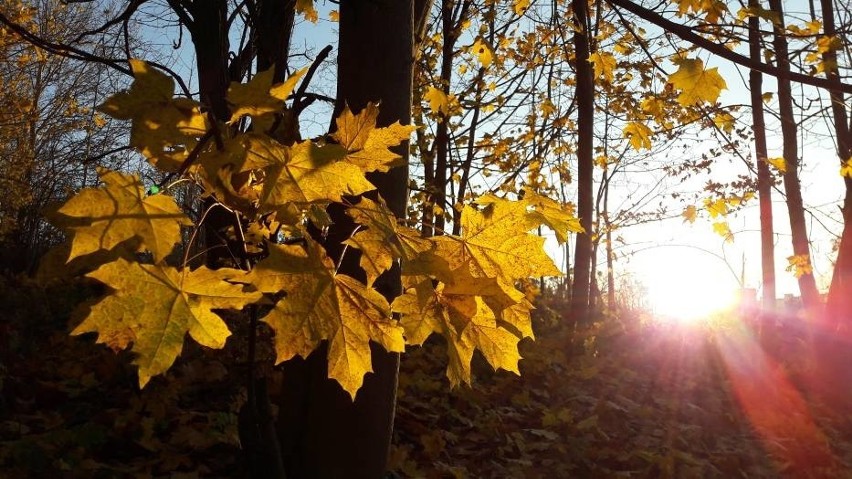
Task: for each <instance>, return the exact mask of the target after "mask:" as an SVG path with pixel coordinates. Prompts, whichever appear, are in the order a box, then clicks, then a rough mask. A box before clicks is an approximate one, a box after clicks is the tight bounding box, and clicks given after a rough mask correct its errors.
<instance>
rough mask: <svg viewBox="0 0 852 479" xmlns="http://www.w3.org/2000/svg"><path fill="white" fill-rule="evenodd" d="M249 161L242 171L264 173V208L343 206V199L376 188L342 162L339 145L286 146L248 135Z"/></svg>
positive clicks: (359, 171)
mask: <svg viewBox="0 0 852 479" xmlns="http://www.w3.org/2000/svg"><path fill="white" fill-rule="evenodd" d="M244 141H245V142H246V151H247V160H246V164H247V165H250V166H251V168H249V167H248V166H244V167H243V169H253V168H260V169H262V170H263V172H264V181H263V191H262V193H261V197H260V198H261V203H262V204H263V206H264V208H272V209H274V208H275V207H279V206H283V205H285V204H287V203H311V202H329V201H337V202H340V201H341V199H342V196H343V195H359V194H361V193H364V192H366V191H370V190H373V189H375V187H374V186H373V185H372V183H370V182H369V181H367V179H366V178H364V173H363V172H362V171H361V170H360V169H359V168H358V167H357V166H355V165H353V164H351V163H347V162H345V161H341V160H342V159H343V157H344V155H345V154H346V151H345V150H344V149H343V148H341V147H340V146H339V145H333V144H329V145H324V146H319V145H317V144H316V143H313V142H311V141H303V142H299V143H296V144H295V145H293V146H284V145H282V144H281V143H278V142H277V141H275V140H273V139H272V138H270V137H268V136H266V135H246V137H245V139H244Z"/></svg>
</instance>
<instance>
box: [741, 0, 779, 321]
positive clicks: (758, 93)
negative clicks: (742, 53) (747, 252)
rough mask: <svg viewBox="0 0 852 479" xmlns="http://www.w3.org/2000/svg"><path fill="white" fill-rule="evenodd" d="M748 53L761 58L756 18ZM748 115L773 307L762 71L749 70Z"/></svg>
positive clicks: (766, 289)
mask: <svg viewBox="0 0 852 479" xmlns="http://www.w3.org/2000/svg"><path fill="white" fill-rule="evenodd" d="M759 6H760V2H759V0H750V2H749V7H751V8H755V7H759ZM748 27H749V30H748V40H749V53H750V56H751V58H752V60H755V61H760V60H761V48H760V47H761V41H760V40H761V39H760V19H759V18H758V17H756V16H753V17H751V18H749V19H748ZM749 88H750V89H751V117H752V122H753V124H754V150H755V156H756V157H757V192H758V200H759V202H760V253H761V256H760V258H761V268H762V273H763V276H762V279H763V306H764V308H766V309H767V310H769V311H771V310H772V309H774V308H775V294H776V293H775V232H774V228H773V224H772V173H771V172H770V170H769V164H768V163H767V162H766V158H767V153H766V122H765V121H764V118H763V74H762V73H760V72H759V71H757V70H751V72H750V73H749Z"/></svg>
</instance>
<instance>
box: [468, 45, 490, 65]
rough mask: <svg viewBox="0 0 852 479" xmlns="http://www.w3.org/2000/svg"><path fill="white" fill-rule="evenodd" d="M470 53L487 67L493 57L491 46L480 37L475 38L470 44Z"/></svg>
mask: <svg viewBox="0 0 852 479" xmlns="http://www.w3.org/2000/svg"><path fill="white" fill-rule="evenodd" d="M470 53H472V54H473V56H474V57H476V59H477V60H479V63H480V64H481V65H482V66H483V67H485V68H488V66H489V65H491V62H492V61H493V59H494V56H493V55H494V53H493V52H492V51H491V47H490V46H489V45H488V43H486V42H485V41H483V40H482V39H481V38H477V39H476V41H475V42H473V45H471V46H470Z"/></svg>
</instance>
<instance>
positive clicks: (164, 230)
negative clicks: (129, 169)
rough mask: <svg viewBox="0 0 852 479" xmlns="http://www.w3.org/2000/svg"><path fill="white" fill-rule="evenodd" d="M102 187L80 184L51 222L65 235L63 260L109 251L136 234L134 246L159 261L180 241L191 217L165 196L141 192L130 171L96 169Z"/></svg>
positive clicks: (138, 182) (53, 215) (143, 189)
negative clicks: (66, 254) (66, 249)
mask: <svg viewBox="0 0 852 479" xmlns="http://www.w3.org/2000/svg"><path fill="white" fill-rule="evenodd" d="M98 175H99V176H100V178H101V181H103V182H104V186H103V187H101V188H86V189H83V190H82V191H80V192H79V193H77V194H76V195H74V196H72V197H71V198H70V199H69V200H68V201H66V202H65V204H63V205H62V206H61V207H60V208H59V209H57V210H56V212H55V213H54V214H51V215H50V216H51V222H53V223H54V224H55V225H56V226H59V227H61V228H63V229H64V230H65V231H66V232H68V233H69V234H70V235H71V252H70V254H69V257H68V261H70V260H72V259H74V258H76V257H78V256H82V255H87V254H90V253H94V252H96V251H100V250H111V249H113V248H115V247H116V246H117V245H119V244H120V243H123V242H125V241H127V240H129V239H132V238H137V239H139V240H140V241H141V243H140V244H139V246H138V250H139V251H144V250H148V251H150V252H151V254H152V255H153V257H154V260H155V261H161V260H162V259H163V258H165V257H166V256H167V255H168V254H169V253H170V252H171V251H172V248H174V245H175V244H176V243H179V242H180V240H181V236H180V228H181V226H191V225H192V222H191V221H190V220H189V218H187V217H186V216H185V215H184V214H183V212H182V211H181V209H180V208H179V207H178V206H177V204H176V203H175V201H174V198H172V197H171V196H167V195H162V194H161V195H151V196H147V195H146V192H145V187H144V186H143V185H142V183H141V182H140V181H139V179H138V178H137V177H136V176H133V175H127V174H124V173H118V172H115V171H109V170H105V169H101V170H100V171H99V172H98Z"/></svg>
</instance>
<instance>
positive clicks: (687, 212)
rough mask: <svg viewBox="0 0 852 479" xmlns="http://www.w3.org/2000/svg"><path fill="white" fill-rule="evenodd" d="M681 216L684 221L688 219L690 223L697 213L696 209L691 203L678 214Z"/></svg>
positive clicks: (693, 221)
mask: <svg viewBox="0 0 852 479" xmlns="http://www.w3.org/2000/svg"><path fill="white" fill-rule="evenodd" d="M680 215H681V216H683V221H684V223H685V222H687V221H689V222H690V223H695V217H696V216H697V215H698V210H697V209H696V208H695V206H693V205H689V206H687V207H686V208H685V209H684V210H683V213H681V214H680Z"/></svg>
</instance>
